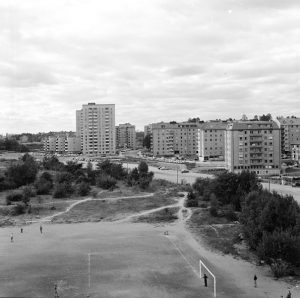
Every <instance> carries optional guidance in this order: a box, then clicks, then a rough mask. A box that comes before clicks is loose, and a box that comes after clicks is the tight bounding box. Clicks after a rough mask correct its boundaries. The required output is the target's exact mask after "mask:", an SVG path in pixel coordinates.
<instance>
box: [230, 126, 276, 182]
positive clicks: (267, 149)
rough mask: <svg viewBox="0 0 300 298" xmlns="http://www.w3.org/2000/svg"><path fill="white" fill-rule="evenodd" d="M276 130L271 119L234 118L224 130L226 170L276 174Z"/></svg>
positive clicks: (260, 174) (264, 174)
mask: <svg viewBox="0 0 300 298" xmlns="http://www.w3.org/2000/svg"><path fill="white" fill-rule="evenodd" d="M280 143H281V141H280V129H279V127H278V125H277V124H276V123H275V122H274V121H237V122H232V123H229V124H228V125H227V128H226V132H225V165H226V169H227V170H228V171H230V172H234V173H240V172H242V171H243V170H246V171H250V172H255V173H256V174H257V175H259V176H268V175H279V174H280V166H281V150H280V148H281V144H280Z"/></svg>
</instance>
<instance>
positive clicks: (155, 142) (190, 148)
mask: <svg viewBox="0 0 300 298" xmlns="http://www.w3.org/2000/svg"><path fill="white" fill-rule="evenodd" d="M198 126H199V124H198V123H189V122H183V123H164V122H161V123H153V124H151V130H152V133H151V136H152V137H151V148H152V152H153V155H154V156H173V155H177V154H178V155H182V156H189V157H196V156H197V153H198V147H197V129H198Z"/></svg>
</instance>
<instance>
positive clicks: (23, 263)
mask: <svg viewBox="0 0 300 298" xmlns="http://www.w3.org/2000/svg"><path fill="white" fill-rule="evenodd" d="M11 232H14V243H10V238H9V235H10V233H11ZM0 243H1V246H0V251H1V257H2V260H1V271H0V297H12V296H15V297H53V296H54V295H53V294H54V284H55V283H57V285H58V292H59V294H60V297H81V298H82V297H86V295H87V294H89V295H90V296H89V297H107V298H108V297H120V298H121V297H122V298H126V297H128V298H133V297H137V298H138V297H170V298H174V297H178V298H179V297H180V298H182V297H191V298H192V297H195V298H196V297H197V298H198V297H203V298H206V297H211V295H210V291H211V289H210V288H207V289H205V288H204V287H203V285H202V282H201V281H200V279H199V277H198V276H197V275H196V274H195V273H194V272H193V270H191V268H190V265H189V264H188V263H187V262H186V261H185V259H184V258H182V257H181V256H180V254H179V252H178V251H177V249H176V248H175V247H174V246H173V245H172V243H171V242H170V241H169V240H168V239H167V238H166V236H164V235H163V233H162V231H160V230H155V229H153V228H149V226H144V225H140V224H139V225H136V224H127V225H126V224H125V225H124V224H122V225H120V224H104V223H101V224H95V223H93V224H73V225H44V229H43V234H40V231H39V226H38V225H31V226H28V227H25V229H24V233H23V234H21V233H20V232H19V231H18V230H17V229H16V228H12V229H6V228H5V229H1V230H0ZM89 253H90V267H89V263H88V259H89V258H88V254H89ZM89 271H90V276H89Z"/></svg>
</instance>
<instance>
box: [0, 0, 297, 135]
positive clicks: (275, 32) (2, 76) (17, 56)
mask: <svg viewBox="0 0 300 298" xmlns="http://www.w3.org/2000/svg"><path fill="white" fill-rule="evenodd" d="M299 16H300V1H299V0H284V1H283V0H209V1H207V0H109V1H107V0H42V1H41V0H26V1H24V0H11V1H7V0H0V134H5V133H22V132H32V133H36V132H48V131H61V130H67V131H69V130H72V131H75V127H76V126H75V111H76V110H78V109H80V108H81V106H82V104H86V103H88V102H95V103H98V104H106V103H109V104H111V103H114V104H115V105H116V124H120V123H127V122H129V123H131V124H134V125H136V128H137V129H138V130H143V127H144V125H146V124H149V123H155V122H160V121H173V120H174V121H185V120H187V119H188V118H192V117H199V118H200V119H201V120H212V119H227V118H230V117H231V118H235V119H240V118H241V117H242V114H246V115H247V116H248V117H249V118H251V117H253V116H254V115H262V114H267V113H271V114H272V116H273V117H274V118H275V117H276V116H289V115H290V116H291V115H295V116H299V117H300V17H299Z"/></svg>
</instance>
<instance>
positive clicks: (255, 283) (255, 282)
mask: <svg viewBox="0 0 300 298" xmlns="http://www.w3.org/2000/svg"><path fill="white" fill-rule="evenodd" d="M254 288H257V276H256V274H254Z"/></svg>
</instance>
